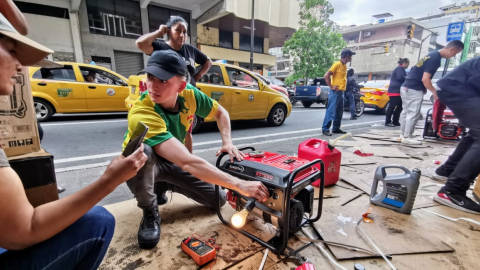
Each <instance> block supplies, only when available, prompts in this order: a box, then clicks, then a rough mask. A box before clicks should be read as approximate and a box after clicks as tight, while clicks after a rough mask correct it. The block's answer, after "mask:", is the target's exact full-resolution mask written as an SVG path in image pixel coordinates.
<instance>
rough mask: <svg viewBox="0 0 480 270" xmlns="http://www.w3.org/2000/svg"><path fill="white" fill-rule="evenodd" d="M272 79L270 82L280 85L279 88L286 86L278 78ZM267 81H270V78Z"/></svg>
mask: <svg viewBox="0 0 480 270" xmlns="http://www.w3.org/2000/svg"><path fill="white" fill-rule="evenodd" d="M270 78H271V81H270V82H271V83H273V84H275V85H279V86H284V85H285V84H284V83H283V82H282V81H280V80H279V79H277V78H274V77H270ZM267 80H268V78H267Z"/></svg>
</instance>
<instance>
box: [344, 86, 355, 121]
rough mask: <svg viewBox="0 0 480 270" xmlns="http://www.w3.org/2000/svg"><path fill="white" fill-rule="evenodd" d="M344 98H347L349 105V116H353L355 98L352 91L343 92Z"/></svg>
mask: <svg viewBox="0 0 480 270" xmlns="http://www.w3.org/2000/svg"><path fill="white" fill-rule="evenodd" d="M344 98H345V99H346V100H348V106H349V107H350V113H351V116H352V117H355V98H354V97H353V92H351V91H348V92H345V94H344Z"/></svg>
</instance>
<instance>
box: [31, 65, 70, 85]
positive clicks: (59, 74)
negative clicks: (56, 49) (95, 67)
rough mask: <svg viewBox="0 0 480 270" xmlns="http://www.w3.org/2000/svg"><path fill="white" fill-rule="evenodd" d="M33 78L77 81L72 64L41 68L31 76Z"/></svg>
mask: <svg viewBox="0 0 480 270" xmlns="http://www.w3.org/2000/svg"><path fill="white" fill-rule="evenodd" d="M32 77H33V78H35V79H46V80H56V81H73V82H75V81H77V79H76V78H75V72H74V71H73V67H72V66H63V68H41V69H39V70H37V71H36V72H35V73H34V74H33V76H32Z"/></svg>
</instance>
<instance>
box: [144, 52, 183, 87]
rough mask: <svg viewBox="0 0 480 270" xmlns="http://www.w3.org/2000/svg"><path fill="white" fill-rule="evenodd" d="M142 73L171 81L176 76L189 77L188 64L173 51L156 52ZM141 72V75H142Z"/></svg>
mask: <svg viewBox="0 0 480 270" xmlns="http://www.w3.org/2000/svg"><path fill="white" fill-rule="evenodd" d="M141 72H146V73H148V74H151V75H153V76H155V77H157V78H159V79H160V80H165V81H166V80H169V79H171V78H172V77H173V76H175V75H182V76H187V72H188V70H187V64H186V63H185V61H184V60H183V58H182V57H181V56H180V55H179V54H178V53H176V52H174V51H172V50H163V51H154V52H153V53H152V55H150V58H149V59H148V62H147V67H146V68H145V69H144V70H142V71H141ZM141 72H140V73H141Z"/></svg>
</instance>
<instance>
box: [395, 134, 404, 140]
mask: <svg viewBox="0 0 480 270" xmlns="http://www.w3.org/2000/svg"><path fill="white" fill-rule="evenodd" d="M403 139H405V136H403V134H400V138H399V139H397V141H400V142H401V141H403Z"/></svg>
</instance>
